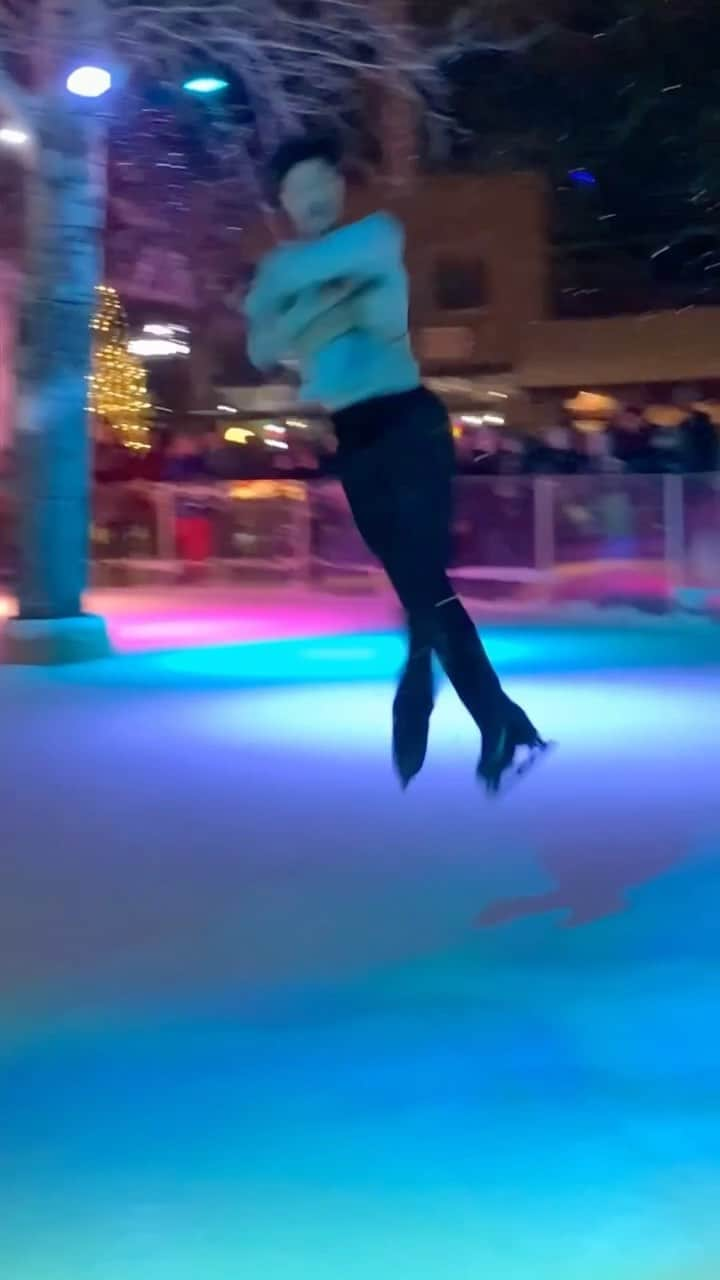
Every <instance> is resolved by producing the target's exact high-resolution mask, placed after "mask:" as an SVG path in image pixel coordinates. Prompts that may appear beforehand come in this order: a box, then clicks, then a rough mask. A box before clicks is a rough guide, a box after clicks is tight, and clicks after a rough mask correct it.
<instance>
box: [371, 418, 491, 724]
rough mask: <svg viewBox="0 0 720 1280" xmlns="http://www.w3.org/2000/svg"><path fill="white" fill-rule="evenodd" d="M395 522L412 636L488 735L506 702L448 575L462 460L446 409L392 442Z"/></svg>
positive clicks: (396, 574) (391, 545)
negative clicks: (457, 459)
mask: <svg viewBox="0 0 720 1280" xmlns="http://www.w3.org/2000/svg"><path fill="white" fill-rule="evenodd" d="M384 443H385V447H386V453H387V457H386V468H387V473H388V487H389V490H390V513H391V520H390V524H389V528H388V530H386V533H385V539H384V556H383V561H384V563H385V567H386V569H387V571H388V574H389V576H390V578H391V580H392V582H393V585H394V587H395V590H396V591H397V593H398V595H399V597H400V600H401V601H402V603H403V606H404V607H405V610H406V612H407V615H408V618H409V619H411V634H413V633H414V634H415V635H417V636H419V637H422V638H423V642H424V643H425V645H426V646H428V647H430V648H432V649H434V650H435V652H436V653H437V655H438V657H439V658H440V661H441V663H442V665H443V667H444V669H445V671H446V673H447V676H448V678H449V680H450V682H451V684H452V685H453V687H454V689H455V690H456V692H457V694H458V696H459V697H460V699H461V701H462V702H463V704H464V705H465V707H466V708H467V710H468V711H469V712H470V715H471V716H472V717H473V719H474V720H475V723H476V724H477V725H478V727H479V728H480V729H482V728H483V726H484V724H485V723H486V722H487V721H488V719H489V718H490V717H491V714H492V709H493V708H494V706H495V705H496V704H497V702H498V700H499V698H500V697H501V696H502V691H501V688H500V682H499V680H498V677H497V675H496V673H495V671H494V669H493V666H492V664H491V662H490V659H489V658H488V655H487V653H486V651H485V648H484V646H483V644H482V641H481V640H480V637H479V636H478V634H477V630H476V628H475V626H474V624H473V622H472V620H471V619H470V617H469V615H468V613H467V612H466V610H465V608H464V606H463V604H462V602H461V601H460V599H459V598H458V596H457V595H456V593H455V590H454V588H453V585H452V583H451V581H450V579H449V577H448V574H447V562H448V560H449V558H450V529H451V519H452V483H453V473H454V455H453V445H452V439H451V436H450V432H449V426H448V423H447V418H446V415H445V413H444V410H443V409H442V406H440V405H439V404H437V402H434V401H433V400H432V399H430V400H429V404H428V409H427V415H426V419H425V421H422V422H418V423H415V424H408V425H407V429H406V430H405V431H403V432H402V433H401V432H398V433H394V434H393V435H392V436H390V437H389V438H388V439H387V441H385V442H384Z"/></svg>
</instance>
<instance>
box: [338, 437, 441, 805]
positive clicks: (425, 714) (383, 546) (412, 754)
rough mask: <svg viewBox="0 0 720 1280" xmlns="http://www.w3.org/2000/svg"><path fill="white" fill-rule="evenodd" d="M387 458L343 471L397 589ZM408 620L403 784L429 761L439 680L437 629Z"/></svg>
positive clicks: (370, 458)
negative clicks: (436, 672) (436, 675)
mask: <svg viewBox="0 0 720 1280" xmlns="http://www.w3.org/2000/svg"><path fill="white" fill-rule="evenodd" d="M384 463H385V454H384V451H383V450H382V449H381V448H380V446H379V445H376V446H375V447H374V448H372V449H368V450H363V451H362V452H358V453H356V454H353V455H351V456H350V457H348V458H346V459H344V460H343V466H342V470H341V475H342V481H343V486H344V489H345V493H346V496H347V498H348V502H349V504H350V508H351V511H352V513H353V518H354V520H355V523H356V525H357V528H358V531H359V533H360V535H361V537H362V538H363V540H364V542H365V543H366V544H367V546H368V548H369V549H370V551H372V553H373V555H375V556H376V557H377V559H378V560H379V561H380V563H381V564H382V565H383V567H384V568H385V570H386V572H388V576H389V578H390V582H391V584H392V585H393V586H394V587H395V589H396V593H397V586H396V584H395V582H394V579H393V574H392V572H391V571H390V565H389V562H390V561H391V560H392V544H393V538H394V535H393V526H394V514H393V509H392V486H391V485H390V484H389V482H388V475H387V469H386V466H385V465H384ZM397 594H398V598H399V599H400V602H401V604H403V603H404V602H403V601H402V598H401V597H400V595H399V593H397ZM405 621H406V636H407V658H406V661H405V666H404V668H403V671H402V673H401V675H400V679H399V683H398V688H397V692H396V695H395V699H394V702H393V759H394V763H395V767H396V769H397V772H398V774H399V776H400V779H401V781H402V783H403V786H408V784H409V783H410V782H411V781H412V779H413V778H414V777H415V776H416V775H417V774H418V773H419V772H420V770H421V769H422V766H423V764H424V763H425V757H426V755H427V746H428V736H429V729H430V717H431V715H432V710H433V706H434V703H435V682H434V678H433V657H432V655H433V635H432V629H431V627H429V626H428V621H427V619H426V618H423V617H422V616H415V615H412V614H409V613H408V612H407V609H405Z"/></svg>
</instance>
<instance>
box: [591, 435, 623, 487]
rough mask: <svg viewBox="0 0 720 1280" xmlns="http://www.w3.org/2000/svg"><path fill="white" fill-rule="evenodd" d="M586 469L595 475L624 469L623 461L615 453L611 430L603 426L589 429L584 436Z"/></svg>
mask: <svg viewBox="0 0 720 1280" xmlns="http://www.w3.org/2000/svg"><path fill="white" fill-rule="evenodd" d="M584 444H585V456H584V464H585V469H586V470H588V471H590V472H592V473H593V474H594V475H607V474H608V473H612V472H614V471H621V470H622V463H621V462H620V460H619V459H618V458H616V457H615V455H614V453H613V439H612V436H611V434H610V432H609V431H607V430H606V429H605V428H604V427H601V428H600V429H599V430H597V431H588V432H586V434H585V437H584Z"/></svg>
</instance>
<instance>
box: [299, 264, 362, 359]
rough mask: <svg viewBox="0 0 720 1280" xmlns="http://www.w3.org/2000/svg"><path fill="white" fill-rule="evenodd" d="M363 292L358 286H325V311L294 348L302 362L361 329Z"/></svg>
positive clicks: (345, 282)
mask: <svg viewBox="0 0 720 1280" xmlns="http://www.w3.org/2000/svg"><path fill="white" fill-rule="evenodd" d="M360 292H361V290H359V289H358V286H357V283H355V282H350V281H338V282H337V283H336V282H333V283H332V284H329V285H323V287H322V289H321V290H320V291H319V293H320V301H321V302H322V303H323V307H322V310H320V311H319V312H318V314H317V315H316V316H315V317H314V318H313V319H312V320H311V321H310V323H309V324H307V325H306V326H305V327H304V329H303V330H302V332H301V333H299V334H298V336H297V338H296V340H295V344H294V348H295V351H296V352H297V354H298V355H299V356H300V358H301V359H302V358H303V356H304V355H306V354H311V353H312V352H314V351H317V350H318V348H319V347H324V346H326V345H327V343H328V342H332V341H333V340H334V339H335V338H340V337H342V336H343V334H346V333H349V332H350V330H351V329H357V328H358V322H359V308H358V306H357V299H358V295H359V293H360Z"/></svg>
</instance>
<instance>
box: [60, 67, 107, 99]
mask: <svg viewBox="0 0 720 1280" xmlns="http://www.w3.org/2000/svg"><path fill="white" fill-rule="evenodd" d="M65 84H66V87H67V90H68V92H69V93H73V94H75V96H76V97H77V98H102V96H103V94H105V93H108V92H109V90H110V89H111V88H112V76H111V74H110V72H109V71H108V70H107V68H106V67H93V66H87V67H76V68H75V70H74V71H71V72H70V75H69V76H68V78H67V80H66V82H65Z"/></svg>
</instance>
